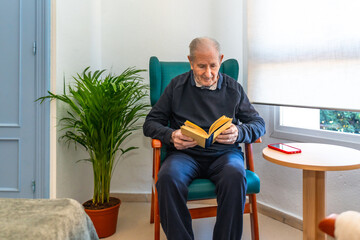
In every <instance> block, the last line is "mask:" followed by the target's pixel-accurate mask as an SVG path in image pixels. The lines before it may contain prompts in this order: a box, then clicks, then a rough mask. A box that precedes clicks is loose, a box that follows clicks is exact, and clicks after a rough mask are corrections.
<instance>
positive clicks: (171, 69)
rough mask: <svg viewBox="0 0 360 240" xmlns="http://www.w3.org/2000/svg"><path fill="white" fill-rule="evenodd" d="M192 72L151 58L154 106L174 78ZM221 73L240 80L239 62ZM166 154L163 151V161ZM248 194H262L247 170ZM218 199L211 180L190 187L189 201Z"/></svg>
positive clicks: (227, 63) (226, 63)
mask: <svg viewBox="0 0 360 240" xmlns="http://www.w3.org/2000/svg"><path fill="white" fill-rule="evenodd" d="M189 70H190V64H189V63H188V62H160V61H159V59H158V58H157V57H151V58H150V64H149V71H150V99H151V105H152V106H153V105H154V104H155V103H156V102H157V100H158V99H159V97H160V96H161V94H162V92H163V91H164V89H165V87H166V86H167V85H168V83H169V82H170V81H171V79H173V78H174V77H176V76H178V75H180V74H182V73H185V72H187V71H189ZM220 72H221V73H225V74H227V75H229V76H231V77H232V78H234V79H236V80H237V79H238V75H239V65H238V62H237V60H235V59H228V60H226V61H224V62H223V63H222V64H221V67H220ZM165 154H166V151H165V148H164V147H163V148H162V149H161V161H163V159H164V156H165ZM246 180H247V192H246V193H247V194H252V193H259V192H260V179H259V177H258V176H257V175H256V173H254V172H252V171H250V170H246ZM209 198H216V194H215V185H214V183H213V182H211V181H210V180H209V179H195V180H194V181H193V182H192V183H191V184H190V186H189V194H188V200H197V199H209Z"/></svg>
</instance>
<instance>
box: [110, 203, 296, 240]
mask: <svg viewBox="0 0 360 240" xmlns="http://www.w3.org/2000/svg"><path fill="white" fill-rule="evenodd" d="M149 220H150V203H145V202H123V203H122V204H121V206H120V211H119V219H118V224H117V231H116V233H115V234H114V235H112V236H111V237H108V238H104V239H106V240H117V239H119V240H133V239H135V240H152V239H154V225H153V224H150V222H149ZM214 224H215V218H204V219H195V220H193V229H194V234H195V239H196V240H211V239H212V229H213V227H214ZM259 228H260V239H261V240H301V239H302V231H300V230H298V229H295V228H292V227H290V226H288V225H286V224H283V223H281V222H279V221H277V220H274V219H272V218H269V217H267V216H264V215H261V214H260V215H259ZM161 239H162V240H165V239H166V237H165V235H164V233H163V232H161ZM242 239H244V240H248V239H251V235H250V222H249V215H248V214H246V215H245V216H244V231H243V238H242Z"/></svg>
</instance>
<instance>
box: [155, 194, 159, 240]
mask: <svg viewBox="0 0 360 240" xmlns="http://www.w3.org/2000/svg"><path fill="white" fill-rule="evenodd" d="M154 220H155V224H154V234H155V236H154V239H155V240H160V215H159V200H158V194H157V190H156V188H155V194H154Z"/></svg>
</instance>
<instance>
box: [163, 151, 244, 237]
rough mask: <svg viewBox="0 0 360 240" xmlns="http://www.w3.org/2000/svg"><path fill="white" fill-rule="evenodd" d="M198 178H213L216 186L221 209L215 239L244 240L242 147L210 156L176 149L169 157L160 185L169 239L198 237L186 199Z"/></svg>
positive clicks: (164, 221)
mask: <svg viewBox="0 0 360 240" xmlns="http://www.w3.org/2000/svg"><path fill="white" fill-rule="evenodd" d="M195 178H209V179H210V180H211V181H212V182H214V184H215V186H216V195H217V203H218V210H217V217H216V223H215V227H214V232H213V239H214V240H225V239H226V240H240V239H241V235H242V226H243V213H244V206H245V201H246V186H247V185H246V175H245V169H244V157H243V153H242V152H241V151H240V150H239V149H235V150H233V151H229V152H227V153H224V154H223V155H220V156H218V155H214V156H206V157H204V156H190V155H187V154H185V153H183V152H181V151H175V152H172V153H171V154H170V155H169V156H168V157H167V158H166V159H165V161H164V162H163V163H162V165H161V168H160V171H159V174H158V182H157V184H156V188H157V190H158V197H159V208H160V221H161V226H162V228H163V230H164V232H165V234H166V236H167V238H168V240H177V239H178V240H187V239H189V240H190V239H191V240H193V239H194V234H193V230H192V221H191V216H190V212H189V210H188V208H187V206H186V202H187V195H188V186H189V185H190V183H191V182H192V180H194V179H195Z"/></svg>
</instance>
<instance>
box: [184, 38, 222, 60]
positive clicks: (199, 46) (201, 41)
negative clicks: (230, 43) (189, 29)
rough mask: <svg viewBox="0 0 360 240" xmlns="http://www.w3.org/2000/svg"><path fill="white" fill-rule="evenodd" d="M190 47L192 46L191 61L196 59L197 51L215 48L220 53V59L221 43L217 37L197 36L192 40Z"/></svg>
mask: <svg viewBox="0 0 360 240" xmlns="http://www.w3.org/2000/svg"><path fill="white" fill-rule="evenodd" d="M189 48H190V55H189V59H190V61H193V60H194V59H195V57H196V51H207V50H210V49H215V50H216V51H217V52H218V54H219V59H220V57H221V54H220V44H219V43H218V42H217V41H216V40H215V39H212V38H208V37H200V38H195V39H194V40H192V41H191V43H190V45H189Z"/></svg>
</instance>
